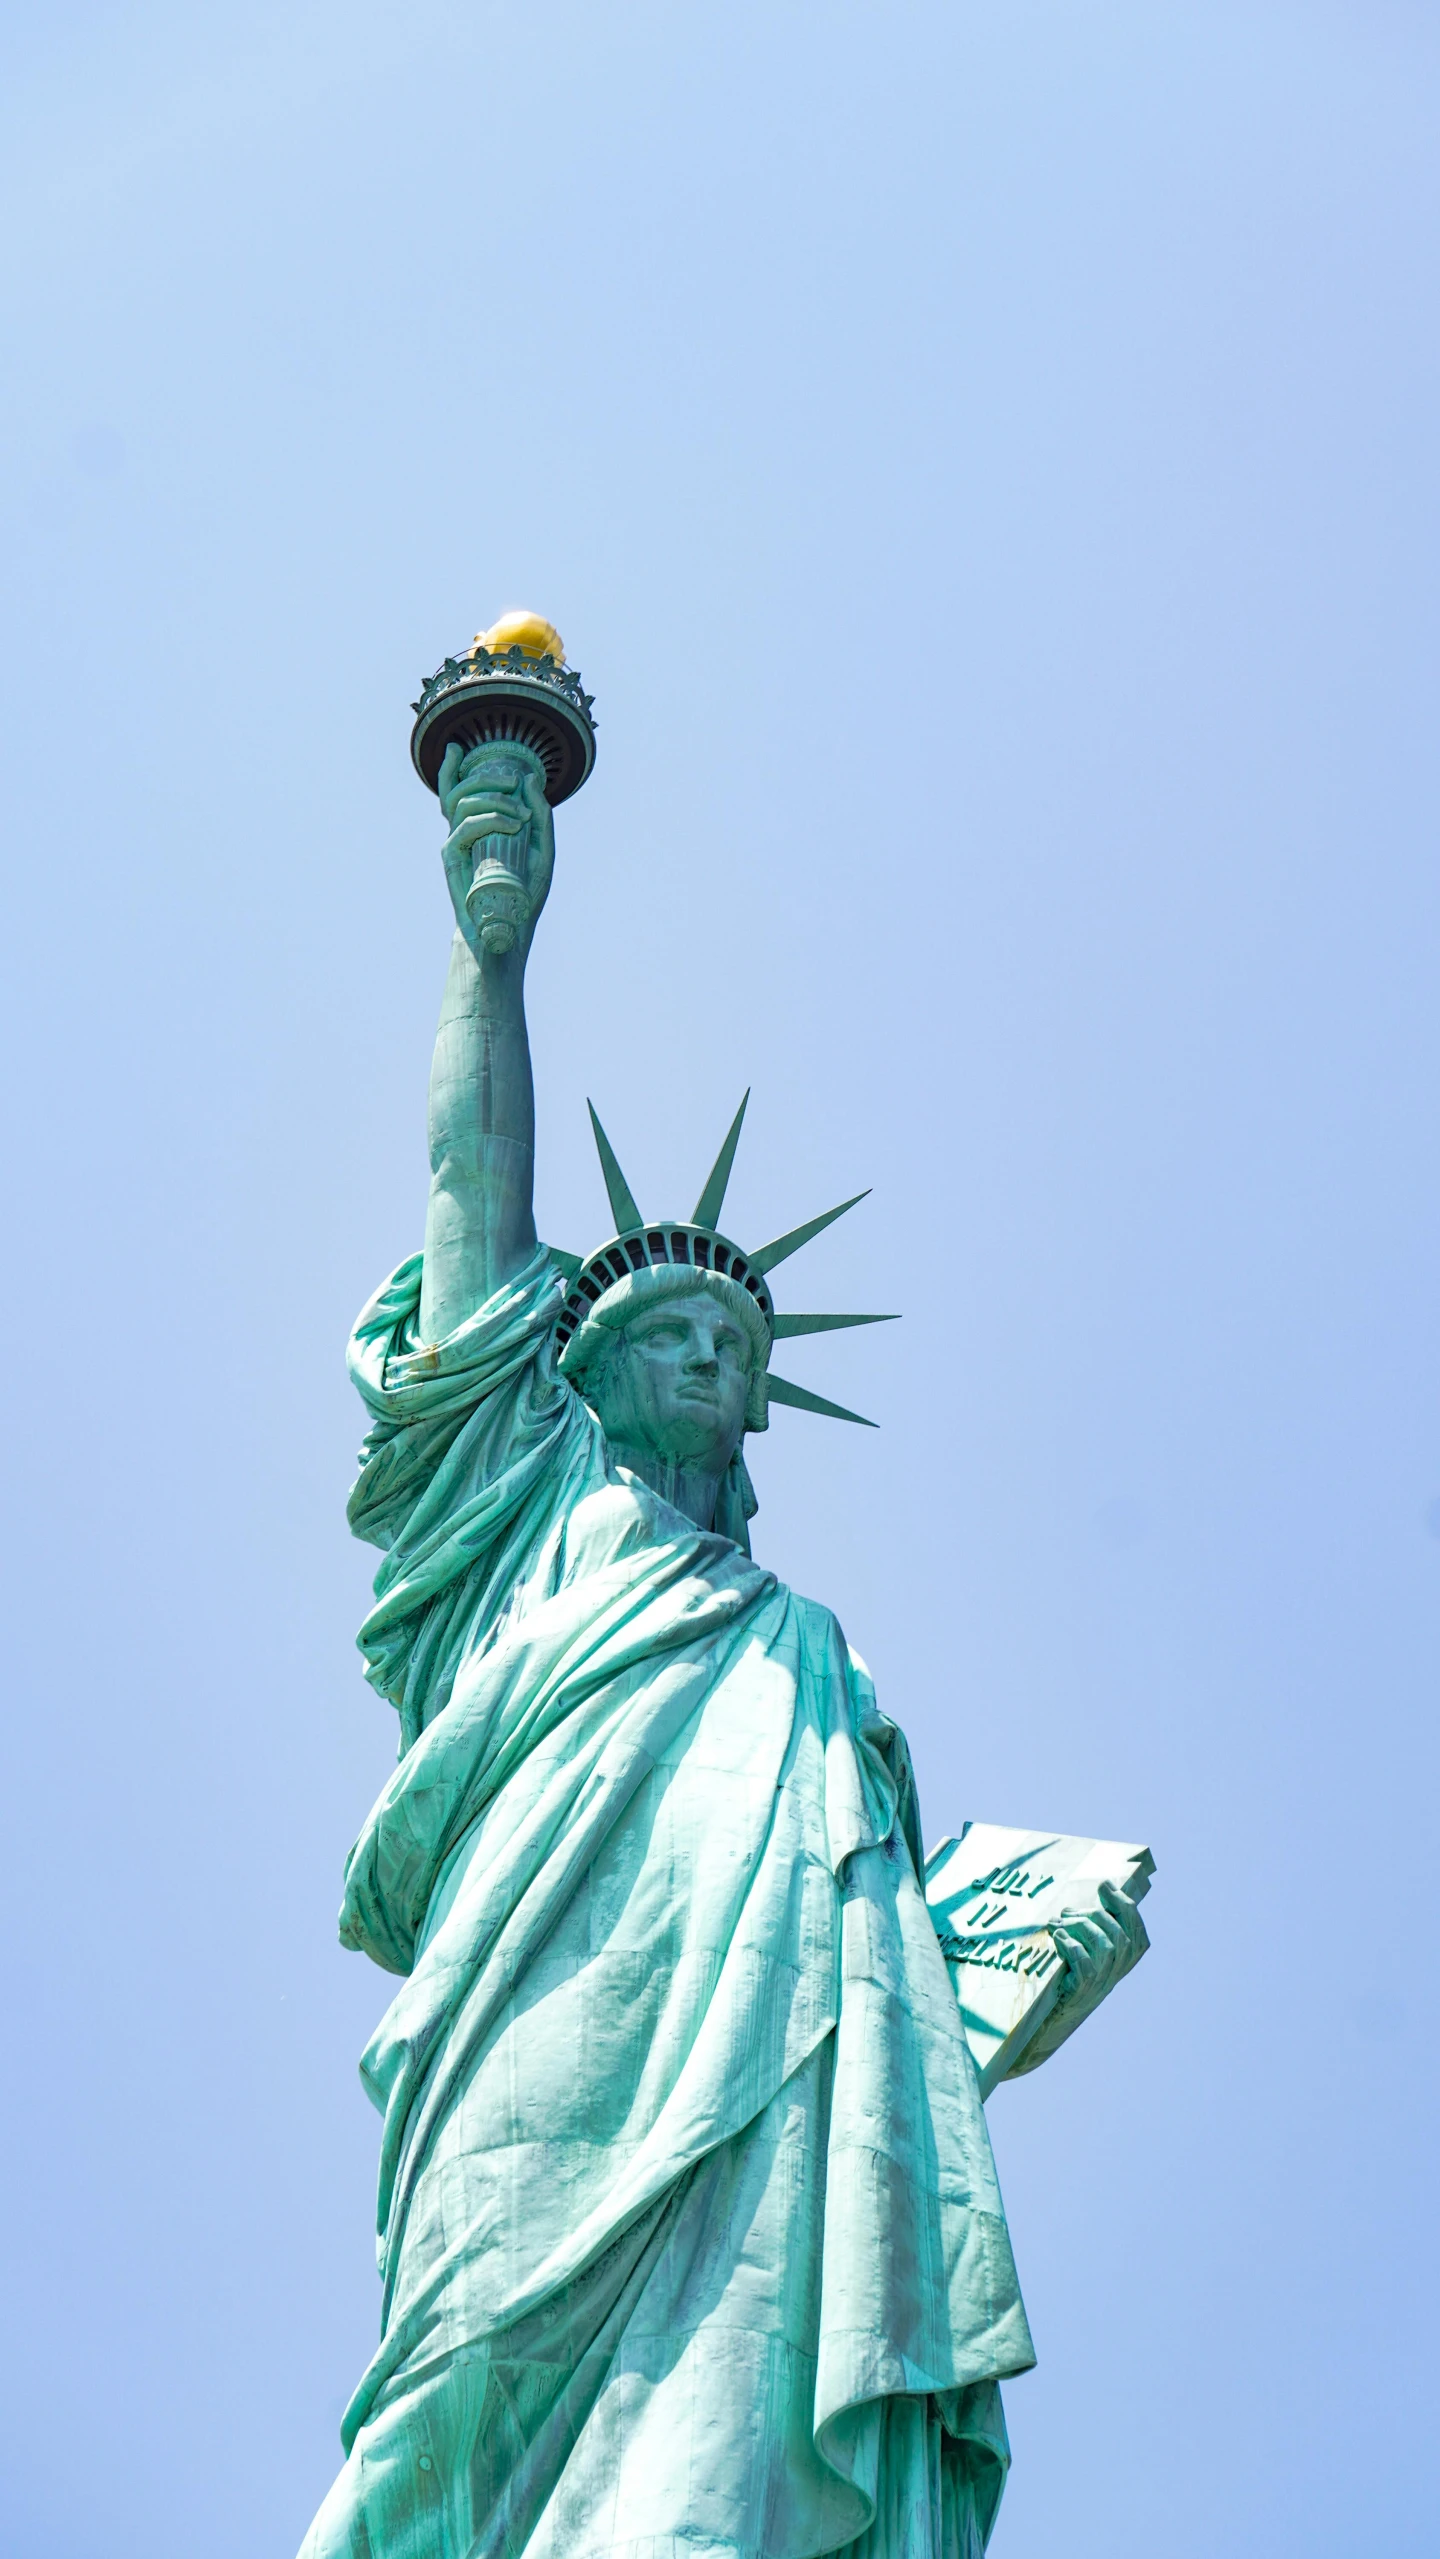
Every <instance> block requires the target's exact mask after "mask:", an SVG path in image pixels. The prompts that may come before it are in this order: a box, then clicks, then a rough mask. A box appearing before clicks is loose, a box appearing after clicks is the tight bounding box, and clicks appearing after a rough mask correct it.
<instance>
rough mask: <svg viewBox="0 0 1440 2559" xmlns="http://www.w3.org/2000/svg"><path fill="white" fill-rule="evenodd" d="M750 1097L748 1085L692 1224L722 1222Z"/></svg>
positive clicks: (691, 1219)
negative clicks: (741, 1125)
mask: <svg viewBox="0 0 1440 2559" xmlns="http://www.w3.org/2000/svg"><path fill="white" fill-rule="evenodd" d="M749 1099H750V1090H749V1086H748V1085H747V1086H746V1090H745V1100H744V1101H743V1102H742V1103H741V1105H740V1108H739V1110H738V1111H737V1112H736V1114H735V1117H734V1118H733V1120H732V1121H731V1123H730V1133H729V1135H728V1137H727V1138H726V1140H725V1143H724V1145H723V1146H722V1147H721V1149H720V1152H719V1154H718V1155H717V1156H716V1158H715V1161H714V1163H713V1164H712V1165H711V1167H710V1177H709V1179H708V1181H707V1182H706V1184H705V1188H704V1190H703V1191H702V1192H701V1194H700V1197H699V1198H698V1200H697V1201H696V1203H695V1206H694V1208H693V1209H692V1210H691V1213H690V1223H691V1225H692V1226H718V1225H719V1223H720V1211H721V1210H722V1208H723V1207H724V1205H725V1191H726V1187H727V1185H728V1183H729V1180H730V1167H731V1165H732V1164H733V1163H734V1161H735V1149H736V1147H737V1146H738V1145H739V1143H740V1124H741V1122H742V1120H743V1119H744V1117H745V1104H746V1103H747V1102H748V1101H749Z"/></svg>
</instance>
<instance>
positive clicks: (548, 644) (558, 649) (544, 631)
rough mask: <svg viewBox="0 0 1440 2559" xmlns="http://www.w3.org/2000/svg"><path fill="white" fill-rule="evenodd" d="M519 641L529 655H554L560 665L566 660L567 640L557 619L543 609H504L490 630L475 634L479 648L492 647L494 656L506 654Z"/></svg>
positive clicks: (534, 656)
mask: <svg viewBox="0 0 1440 2559" xmlns="http://www.w3.org/2000/svg"><path fill="white" fill-rule="evenodd" d="M517 643H518V645H519V647H520V648H522V649H523V650H524V652H525V655H526V657H527V658H543V657H552V658H553V659H554V660H555V663H556V665H557V666H563V665H564V663H565V643H564V641H563V640H562V639H561V637H560V634H559V632H558V631H557V630H556V628H555V625H554V623H553V622H547V621H546V620H545V618H544V615H543V614H540V613H502V614H501V616H500V619H499V621H498V622H492V623H491V625H490V628H489V630H488V631H477V632H476V634H475V645H476V647H477V649H489V651H490V653H491V655H492V656H494V657H503V655H504V653H505V651H506V650H507V649H513V648H514V647H515V646H516V645H517Z"/></svg>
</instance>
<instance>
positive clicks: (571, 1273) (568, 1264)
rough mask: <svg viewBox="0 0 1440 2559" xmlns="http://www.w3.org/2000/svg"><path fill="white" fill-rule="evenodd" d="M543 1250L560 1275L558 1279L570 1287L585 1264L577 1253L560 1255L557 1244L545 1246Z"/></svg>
mask: <svg viewBox="0 0 1440 2559" xmlns="http://www.w3.org/2000/svg"><path fill="white" fill-rule="evenodd" d="M545 1250H546V1252H547V1253H548V1254H549V1256H550V1259H551V1261H552V1262H553V1263H554V1265H555V1268H556V1269H557V1271H558V1272H559V1274H560V1277H561V1278H562V1279H563V1281H564V1282H565V1285H566V1287H567V1288H570V1287H572V1286H573V1285H574V1283H575V1281H576V1280H577V1279H578V1278H579V1277H580V1274H581V1272H582V1271H583V1270H584V1268H585V1264H584V1262H583V1261H582V1260H581V1257H580V1255H579V1254H578V1253H562V1252H561V1250H560V1247H559V1245H558V1244H547V1245H546V1247H545Z"/></svg>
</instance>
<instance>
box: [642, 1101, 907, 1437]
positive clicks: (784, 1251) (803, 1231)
mask: <svg viewBox="0 0 1440 2559" xmlns="http://www.w3.org/2000/svg"><path fill="white" fill-rule="evenodd" d="M592 1116H593V1115H592ZM597 1126H598V1122H597ZM869 1197H870V1194H869V1192H868V1190H867V1191H857V1192H856V1194H855V1197H854V1199H852V1200H842V1201H841V1202H840V1205H839V1207H838V1208H827V1210H826V1211H825V1214H824V1216H823V1217H812V1218H811V1220H810V1223H809V1225H808V1226H792V1227H791V1229H790V1232H789V1234H788V1235H777V1236H776V1238H775V1241H774V1243H773V1244H762V1245H761V1247H760V1250H759V1252H758V1253H751V1254H749V1255H747V1259H748V1261H749V1264H750V1268H751V1270H752V1271H760V1272H762V1273H764V1272H766V1271H773V1270H774V1268H775V1265H776V1263H777V1262H788V1261H789V1259H790V1256H791V1254H792V1253H798V1252H799V1250H800V1247H801V1245H802V1244H808V1243H809V1242H810V1240H811V1238H812V1236H816V1235H818V1234H820V1232H821V1230H822V1229H823V1228H824V1227H827V1226H833V1225H834V1223H835V1220H836V1218H837V1217H843V1216H844V1214H845V1211H846V1210H847V1208H855V1207H857V1206H858V1204H859V1202H860V1201H861V1200H868V1198H869ZM828 1409H829V1407H827V1410H828ZM835 1409H836V1410H837V1411H838V1410H839V1407H838V1405H837V1406H836V1407H835ZM849 1418H850V1419H851V1420H853V1419H854V1418H855V1416H854V1415H853V1414H852V1415H850V1416H849ZM871 1428H872V1430H873V1428H874V1424H873V1423H872V1424H871Z"/></svg>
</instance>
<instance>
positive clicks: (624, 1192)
mask: <svg viewBox="0 0 1440 2559" xmlns="http://www.w3.org/2000/svg"><path fill="white" fill-rule="evenodd" d="M585 1107H586V1109H587V1110H588V1111H589V1113H590V1125H591V1127H592V1128H593V1130H594V1131H595V1149H596V1153H597V1154H598V1155H599V1158H600V1170H601V1172H602V1173H603V1174H604V1176H605V1188H606V1190H607V1192H608V1193H609V1195H610V1214H611V1216H612V1217H613V1218H614V1220H615V1232H616V1234H617V1235H625V1234H628V1233H629V1231H630V1229H631V1228H632V1227H634V1226H643V1225H644V1223H645V1220H644V1218H643V1217H642V1216H641V1214H640V1211H639V1209H638V1208H637V1207H636V1205H635V1194H634V1192H633V1191H632V1190H631V1188H630V1185H629V1183H628V1182H627V1181H626V1179H625V1176H624V1174H623V1173H622V1172H621V1170H620V1159H619V1157H618V1156H617V1155H616V1152H615V1149H614V1147H613V1146H612V1145H611V1143H610V1140H609V1138H608V1137H607V1136H606V1134H605V1131H604V1130H603V1128H602V1127H601V1125H600V1121H599V1116H598V1114H597V1112H596V1109H595V1105H594V1103H593V1102H591V1101H588V1100H587V1102H586V1106H585Z"/></svg>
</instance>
